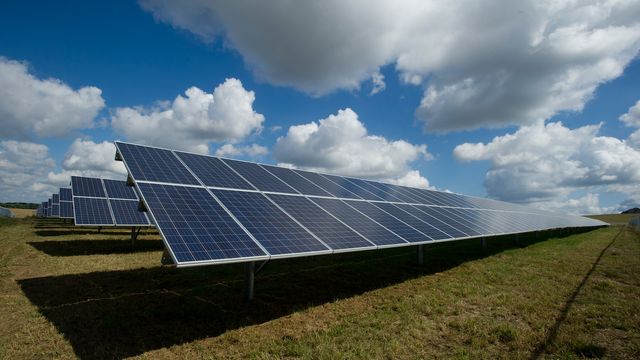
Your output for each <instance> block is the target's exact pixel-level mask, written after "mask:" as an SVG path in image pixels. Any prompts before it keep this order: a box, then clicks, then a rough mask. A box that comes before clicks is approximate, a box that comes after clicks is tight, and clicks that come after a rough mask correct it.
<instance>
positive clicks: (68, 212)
mask: <svg viewBox="0 0 640 360" xmlns="http://www.w3.org/2000/svg"><path fill="white" fill-rule="evenodd" d="M59 194H60V218H62V219H73V194H72V191H71V189H70V188H60V193H59Z"/></svg>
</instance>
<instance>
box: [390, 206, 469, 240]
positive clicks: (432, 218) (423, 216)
mask: <svg viewBox="0 0 640 360" xmlns="http://www.w3.org/2000/svg"><path fill="white" fill-rule="evenodd" d="M395 205H396V206H397V207H399V208H401V209H402V210H404V211H406V212H408V213H410V214H411V215H413V216H415V217H417V218H419V219H420V220H422V221H425V222H428V223H429V224H431V225H433V226H435V227H437V228H438V229H440V230H441V231H442V232H444V233H447V234H448V235H450V236H451V237H453V238H463V237H468V236H469V235H467V234H466V233H465V232H464V231H461V230H460V229H459V228H458V227H457V226H456V225H457V223H454V222H453V221H451V220H450V219H449V218H446V217H444V216H441V215H439V214H437V213H436V214H433V215H430V214H428V213H427V212H424V211H421V210H420V209H424V208H425V206H422V205H409V204H395Z"/></svg>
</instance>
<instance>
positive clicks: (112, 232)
mask: <svg viewBox="0 0 640 360" xmlns="http://www.w3.org/2000/svg"><path fill="white" fill-rule="evenodd" d="M143 231H144V230H143ZM35 234H36V235H38V236H43V237H46V236H68V235H89V234H96V235H104V236H130V235H131V228H120V229H111V228H110V229H102V230H101V231H98V229H97V228H81V227H75V228H62V227H61V228H59V229H56V228H47V229H46V230H42V229H40V230H36V231H35Z"/></svg>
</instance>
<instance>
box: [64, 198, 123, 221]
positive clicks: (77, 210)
mask: <svg viewBox="0 0 640 360" xmlns="http://www.w3.org/2000/svg"><path fill="white" fill-rule="evenodd" d="M73 209H74V219H75V223H76V225H95V226H111V225H113V218H112V217H111V211H110V210H109V204H108V203H107V199H104V198H102V199H101V198H88V197H74V198H73Z"/></svg>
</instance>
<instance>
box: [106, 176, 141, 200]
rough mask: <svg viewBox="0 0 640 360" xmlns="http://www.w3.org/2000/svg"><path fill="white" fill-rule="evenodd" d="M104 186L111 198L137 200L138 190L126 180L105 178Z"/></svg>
mask: <svg viewBox="0 0 640 360" xmlns="http://www.w3.org/2000/svg"><path fill="white" fill-rule="evenodd" d="M102 181H103V182H104V187H105V188H106V189H107V197H108V198H109V199H130V200H137V199H138V195H136V190H135V189H134V188H133V186H129V185H127V182H126V181H121V180H109V179H103V180H102Z"/></svg>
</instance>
